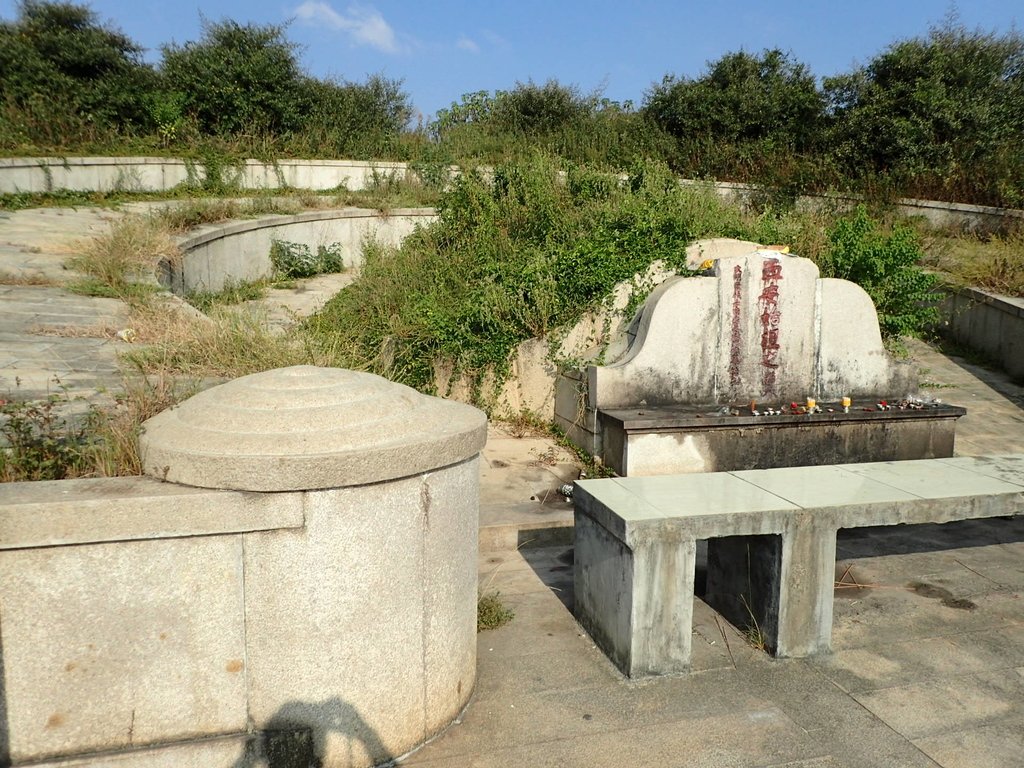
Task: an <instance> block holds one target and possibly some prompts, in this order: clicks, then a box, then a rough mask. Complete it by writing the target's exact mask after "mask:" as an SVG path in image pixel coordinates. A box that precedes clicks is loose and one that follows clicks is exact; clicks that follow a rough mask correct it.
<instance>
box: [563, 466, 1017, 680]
mask: <svg viewBox="0 0 1024 768" xmlns="http://www.w3.org/2000/svg"><path fill="white" fill-rule="evenodd" d="M574 498H575V518H576V519H575V572H574V579H575V593H576V606H575V613H576V617H577V619H578V620H579V621H580V623H581V624H582V625H583V627H584V628H586V629H587V631H588V632H590V634H591V636H592V637H593V639H594V641H595V642H596V643H597V644H598V645H599V646H600V647H601V648H602V649H603V650H604V651H605V652H606V653H607V654H608V656H609V658H611V659H612V661H613V662H614V663H615V664H616V665H617V666H618V667H619V669H621V670H622V671H623V672H624V673H625V674H627V675H629V676H630V677H642V676H647V675H663V674H671V673H675V672H682V671H685V670H687V669H688V667H689V662H690V642H691V635H692V631H691V627H692V617H693V598H694V581H695V565H696V543H697V541H698V540H702V539H706V540H707V541H708V578H707V593H706V597H705V601H706V602H707V603H708V604H709V605H710V606H711V607H712V608H714V609H715V610H717V611H719V612H720V613H721V614H722V615H724V616H725V617H726V618H727V619H729V620H730V621H732V622H733V623H734V624H735V625H737V626H739V627H743V626H746V625H751V626H756V627H757V628H758V630H759V632H760V634H761V636H762V638H763V639H764V641H765V645H766V647H767V648H768V649H769V650H770V651H771V652H772V653H774V654H775V655H777V656H784V657H804V656H810V655H814V654H817V653H822V652H827V651H828V650H830V647H831V637H832V600H833V590H834V579H835V559H836V532H837V531H838V530H839V529H840V528H857V527H865V526H879V525H907V524H916V523H946V522H951V521H954V520H968V519H974V518H984V517H1002V516H1007V515H1017V514H1021V513H1022V512H1024V455H1009V456H995V457H978V458H947V459H925V460H918V461H901V462H879V463H869V464H841V465H828V466H813V467H789V468H780V469H761V470H744V471H737V472H715V473H706V474H684V475H663V476H657V477H622V478H613V479H601V480H584V481H581V482H579V483H577V485H576V491H575V493H574Z"/></svg>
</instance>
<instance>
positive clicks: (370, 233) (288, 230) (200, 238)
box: [160, 208, 435, 294]
mask: <svg viewBox="0 0 1024 768" xmlns="http://www.w3.org/2000/svg"><path fill="white" fill-rule="evenodd" d="M434 218H435V214H434V211H433V209H430V208H397V209H395V210H393V211H390V212H389V213H387V214H381V213H380V212H379V211H370V210H365V209H360V208H344V209H341V210H326V211H306V212H304V213H297V214H294V215H290V216H261V217H260V218H257V219H250V220H246V221H236V222H232V223H230V224H228V225H226V226H225V225H223V224H220V225H212V226H208V227H204V228H202V229H200V230H198V231H197V232H195V233H192V234H190V235H189V236H188V237H186V238H184V239H182V240H181V241H180V242H179V246H180V248H181V250H182V260H181V263H180V264H177V265H169V264H168V265H164V270H163V274H162V275H161V278H160V279H161V282H163V283H164V284H166V285H167V286H168V287H169V288H170V289H171V290H172V291H173V292H174V293H177V294H182V293H190V292H192V291H219V290H221V289H222V288H224V285H225V283H227V282H229V281H234V282H237V281H241V280H258V279H260V278H262V277H269V276H270V275H271V274H272V273H273V267H272V265H271V263H270V246H271V244H272V242H273V241H274V240H286V241H289V242H293V243H299V244H302V245H307V246H309V247H310V248H311V249H312V250H313V251H314V252H315V251H316V248H317V246H320V245H325V246H326V245H331V244H334V243H339V244H340V245H341V247H342V253H343V254H344V255H345V265H346V266H347V267H356V266H359V265H360V264H361V263H362V253H361V249H360V246H361V245H362V243H363V241H364V240H366V239H367V238H371V239H374V240H377V241H378V242H380V243H382V244H383V245H388V246H398V245H400V244H401V242H402V240H404V239H405V238H406V237H407V236H408V235H409V234H411V233H412V231H413V230H414V229H415V228H416V227H417V226H419V225H421V224H422V225H426V224H429V223H430V222H432V221H433V220H434Z"/></svg>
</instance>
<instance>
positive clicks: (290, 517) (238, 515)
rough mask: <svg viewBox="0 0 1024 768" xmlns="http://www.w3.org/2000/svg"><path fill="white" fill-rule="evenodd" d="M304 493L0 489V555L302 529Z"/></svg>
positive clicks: (53, 485)
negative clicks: (0, 552)
mask: <svg viewBox="0 0 1024 768" xmlns="http://www.w3.org/2000/svg"><path fill="white" fill-rule="evenodd" d="M302 522H303V519H302V494H299V493H291V494H284V493H282V494H275V495H273V496H268V495H266V494H258V493H232V492H230V491H217V490H207V489H205V488H189V487H188V486H184V485H176V484H174V483H164V482H161V481H159V480H155V479H153V478H151V477H107V478H84V479H79V480H53V481H41V482H34V483H2V484H0V550H3V549H24V548H30V547H50V546H60V545H67V544H91V543H98V542H103V541H126V540H131V539H158V538H161V539H162V538H174V537H179V536H209V535H212V534H220V533H241V532H243V531H260V530H271V529H275V528H297V527H301V526H302Z"/></svg>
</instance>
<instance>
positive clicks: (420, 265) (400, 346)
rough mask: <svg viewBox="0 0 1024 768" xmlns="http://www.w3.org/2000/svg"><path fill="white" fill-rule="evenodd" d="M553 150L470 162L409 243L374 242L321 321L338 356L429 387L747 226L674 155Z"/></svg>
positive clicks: (315, 323) (502, 360) (486, 364)
mask: <svg viewBox="0 0 1024 768" xmlns="http://www.w3.org/2000/svg"><path fill="white" fill-rule="evenodd" d="M561 169H562V164H561V163H560V162H559V161H558V160H556V159H554V158H552V157H551V156H550V155H547V154H544V153H535V154H534V155H533V156H532V157H530V158H529V159H527V160H525V161H522V162H515V163H505V164H502V165H499V166H498V167H496V168H495V169H494V172H493V176H492V178H490V179H488V178H484V177H483V176H482V175H480V174H478V173H472V172H466V173H463V174H462V175H461V176H460V177H459V178H458V179H456V180H455V181H454V182H453V184H452V187H451V189H450V190H449V191H447V192H446V193H445V194H444V195H443V197H442V199H441V202H440V204H439V206H438V217H439V218H438V221H437V222H436V223H434V224H433V225H431V226H429V227H426V228H422V229H420V230H418V231H417V232H416V233H414V234H413V235H411V236H410V237H409V238H407V239H406V240H405V242H404V243H403V244H402V247H401V248H400V249H398V250H397V251H392V250H385V249H383V248H381V247H379V246H376V245H372V246H368V247H365V248H364V252H363V266H362V269H361V273H360V277H359V279H358V280H357V281H355V282H354V283H353V284H352V285H350V286H348V287H347V288H346V289H345V290H344V291H342V292H341V293H340V294H339V295H338V296H336V297H335V298H334V299H332V300H331V301H330V302H328V303H327V305H326V306H325V307H324V309H323V310H322V311H321V312H320V313H319V314H318V315H317V316H315V317H314V318H313V319H311V321H310V323H309V327H310V329H311V331H312V334H313V337H314V338H316V339H319V340H320V343H322V344H323V345H324V346H325V347H326V346H330V347H331V348H332V349H333V350H335V353H336V354H337V364H339V365H343V366H347V367H356V368H368V369H371V370H373V371H374V372H376V373H379V374H382V375H385V376H389V377H391V378H394V379H395V380H398V381H401V382H403V383H406V384H410V385H412V386H417V387H420V388H423V389H425V390H428V391H429V390H430V389H431V388H432V387H433V386H434V370H435V369H434V366H435V362H437V361H439V360H440V361H445V362H447V363H449V364H451V365H452V366H453V367H454V368H455V369H457V370H459V371H462V372H466V373H469V374H474V375H481V376H482V375H483V374H484V373H485V372H487V371H495V372H497V373H498V374H499V375H500V374H501V373H502V372H503V371H504V370H505V369H506V367H507V364H508V361H509V357H510V354H511V353H512V351H513V350H514V348H515V346H516V345H517V344H519V343H520V342H522V341H524V340H526V339H529V338H533V337H543V336H545V335H547V334H548V333H549V332H551V331H552V330H554V329H557V328H562V327H566V326H570V325H572V324H574V323H576V322H577V321H578V320H579V319H580V318H581V317H582V316H583V314H584V313H585V312H587V311H588V310H591V309H594V308H596V307H598V306H599V305H600V304H601V303H602V302H603V301H604V300H605V299H606V298H607V297H608V296H609V295H610V294H611V291H612V290H613V288H614V287H615V285H616V284H617V283H619V282H621V281H624V280H629V279H631V278H632V277H633V276H634V275H636V274H637V273H638V272H642V271H644V270H645V269H646V268H647V267H648V266H649V265H650V263H651V262H652V261H655V260H658V259H661V260H664V261H666V262H667V263H668V264H669V265H671V266H672V267H675V268H677V269H679V270H680V271H683V272H684V273H685V272H686V270H685V265H684V263H683V258H684V255H685V249H686V246H687V245H689V243H690V242H691V241H692V240H693V239H694V238H695V237H699V236H703V235H705V234H723V235H738V234H742V232H744V231H745V230H744V225H743V222H742V220H741V219H740V216H739V213H738V212H737V211H735V210H730V209H728V208H727V207H726V206H725V205H724V204H723V203H721V202H720V201H719V200H718V199H717V198H715V197H714V196H713V195H710V194H707V193H705V192H704V191H701V190H692V189H683V188H681V187H680V186H679V184H678V183H677V180H676V178H675V177H674V176H673V175H672V174H671V173H670V172H669V170H668V169H667V167H665V166H664V165H661V164H656V163H647V164H642V165H638V166H636V167H635V169H634V172H633V174H632V176H631V183H630V184H628V185H626V184H622V183H620V180H619V177H618V175H617V174H609V173H603V172H601V171H597V170H594V169H591V168H586V167H580V166H568V167H567V168H566V171H565V176H564V178H563V176H562V175H561Z"/></svg>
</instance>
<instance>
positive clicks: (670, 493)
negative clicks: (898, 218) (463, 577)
mask: <svg viewBox="0 0 1024 768" xmlns="http://www.w3.org/2000/svg"><path fill="white" fill-rule="evenodd" d="M577 489H578V490H577V493H576V494H575V498H576V503H577V508H578V509H580V510H582V511H584V512H585V513H587V514H589V515H590V516H591V517H593V518H594V519H595V520H597V521H598V522H599V523H601V525H602V526H603V527H605V528H606V529H607V530H608V531H610V532H611V533H612V534H614V535H615V536H617V537H618V538H620V539H621V540H622V541H624V542H626V543H627V544H630V543H632V541H634V540H635V539H637V538H649V537H650V536H652V535H662V534H664V533H665V532H668V531H680V532H682V531H684V530H685V531H687V532H692V533H693V534H694V535H695V536H696V537H697V538H701V537H703V536H730V535H745V534H760V533H773V532H780V531H781V530H782V527H783V526H784V525H785V523H786V522H787V519H788V518H791V517H792V515H794V514H797V513H809V512H813V513H814V514H815V515H816V516H818V515H821V516H825V517H828V518H829V522H830V523H832V524H834V525H835V526H836V527H837V528H850V527H860V526H868V525H886V524H896V523H914V522H946V521H949V520H958V519H968V518H972V517H987V516H994V515H998V514H1019V513H1021V512H1024V455H1008V456H992V457H980V458H979V457H962V458H952V459H923V460H919V461H898V462H895V461H894V462H875V463H867V464H841V465H825V466H815V467H786V468H779V469H756V470H744V471H738V472H714V473H708V474H683V475H662V476H657V477H618V478H608V479H600V480H583V481H580V482H579V483H577ZM985 500H989V501H995V502H998V505H997V506H996V507H985V506H984V505H983V504H980V503H981V502H983V501H985ZM937 502H941V503H937Z"/></svg>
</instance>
